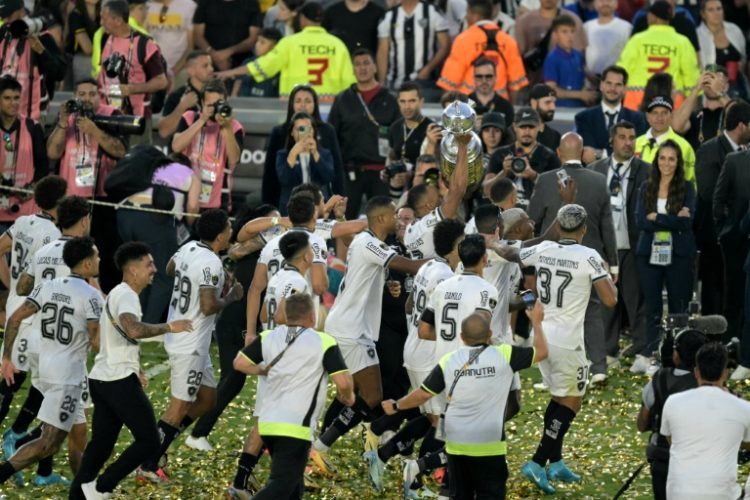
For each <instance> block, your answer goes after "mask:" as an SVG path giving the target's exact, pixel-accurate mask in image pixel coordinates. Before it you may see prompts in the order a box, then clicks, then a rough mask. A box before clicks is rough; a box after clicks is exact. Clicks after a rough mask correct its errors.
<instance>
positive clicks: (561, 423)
mask: <svg viewBox="0 0 750 500" xmlns="http://www.w3.org/2000/svg"><path fill="white" fill-rule="evenodd" d="M586 217H587V215H586V210H585V209H584V208H583V207H582V206H580V205H573V204H571V205H565V206H563V207H562V208H560V210H559V211H558V213H557V222H558V224H559V226H560V240H559V242H557V243H555V242H545V243H541V244H539V245H536V246H532V247H530V248H524V249H522V250H521V251H520V253H519V259H520V261H521V264H522V265H523V266H524V267H525V266H534V267H535V268H536V276H537V278H536V283H537V294H538V297H539V300H540V301H541V302H542V304H544V322H543V327H544V332H545V335H546V336H547V343H548V344H549V357H548V358H547V359H546V360H545V361H543V362H542V363H540V366H539V369H540V371H541V372H542V378H543V379H544V382H545V383H546V384H547V385H548V386H549V390H550V395H551V396H552V399H551V401H550V403H549V406H548V407H547V410H546V412H545V415H544V432H543V434H542V439H541V442H540V444H539V447H538V448H537V451H536V453H535V454H534V457H533V459H532V460H530V461H529V462H527V463H526V464H525V465H524V466H523V467H522V469H521V472H522V474H523V475H524V476H526V477H527V478H528V479H530V480H531V481H532V482H533V483H534V484H536V485H537V486H538V487H539V488H540V489H542V490H543V491H544V492H546V493H548V494H549V493H553V492H554V491H555V489H554V487H552V486H551V485H550V484H549V480H553V481H554V480H558V481H566V482H572V481H580V479H581V476H579V475H578V474H575V473H574V472H572V471H571V470H570V469H568V467H567V465H565V462H564V461H563V459H562V446H563V439H564V437H565V434H566V433H567V431H568V429H569V428H570V424H571V422H572V421H573V419H574V418H575V416H576V414H577V413H578V412H579V411H580V409H581V401H582V399H583V395H584V394H585V391H586V382H587V380H586V378H587V373H588V366H589V362H588V360H587V359H586V350H585V346H584V339H583V323H584V318H585V316H586V307H587V305H588V302H589V297H590V295H591V287H592V285H593V287H594V289H595V290H596V293H597V295H598V296H599V299H600V300H601V301H602V303H603V304H604V305H605V306H606V307H614V306H615V305H616V304H617V289H616V288H615V285H614V284H613V282H612V279H611V277H610V275H609V273H608V272H607V270H606V268H605V266H604V263H603V261H602V258H601V256H600V255H599V254H598V253H597V252H596V251H595V250H592V249H590V248H588V247H585V246H583V245H581V244H580V242H581V240H582V239H583V236H584V234H586ZM547 462H549V468H548V469H545V468H546V466H547Z"/></svg>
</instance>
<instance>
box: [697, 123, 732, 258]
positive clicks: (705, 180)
mask: <svg viewBox="0 0 750 500" xmlns="http://www.w3.org/2000/svg"><path fill="white" fill-rule="evenodd" d="M732 152H734V150H733V149H732V145H731V144H730V143H729V141H728V140H727V138H726V137H725V136H724V134H721V135H719V136H717V137H712V138H711V139H709V140H707V141H706V142H704V143H703V144H702V145H701V147H699V148H698V151H696V153H695V182H696V184H697V187H698V201H697V202H696V204H695V239H696V240H697V243H698V248H703V246H704V245H708V244H715V243H716V236H717V235H716V226H715V225H714V217H713V201H714V191H715V190H716V182H717V180H718V179H719V174H720V173H721V167H722V165H724V160H725V159H726V157H727V155H728V154H729V153H732Z"/></svg>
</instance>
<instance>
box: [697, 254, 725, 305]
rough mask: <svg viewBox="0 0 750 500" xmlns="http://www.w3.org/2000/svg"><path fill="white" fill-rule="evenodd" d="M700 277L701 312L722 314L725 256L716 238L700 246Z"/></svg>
mask: <svg viewBox="0 0 750 500" xmlns="http://www.w3.org/2000/svg"><path fill="white" fill-rule="evenodd" d="M699 250H700V251H701V255H700V259H699V262H698V278H699V279H700V280H701V285H702V287H701V314H703V315H708V314H721V313H722V310H721V309H722V305H723V304H724V257H723V256H722V255H721V247H720V246H719V244H718V243H717V242H716V240H715V239H714V241H713V242H704V243H703V244H702V245H701V246H700V247H699Z"/></svg>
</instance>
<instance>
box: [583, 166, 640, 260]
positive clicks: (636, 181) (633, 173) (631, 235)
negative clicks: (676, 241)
mask: <svg viewBox="0 0 750 500" xmlns="http://www.w3.org/2000/svg"><path fill="white" fill-rule="evenodd" d="M611 161H612V160H611V158H602V159H601V160H599V161H595V162H594V163H592V164H590V165H589V168H590V169H592V170H593V171H594V172H599V173H600V174H602V175H604V178H605V179H606V178H607V174H608V173H609V166H610V162H611ZM650 173H651V165H649V164H648V163H646V162H645V161H642V160H640V159H639V158H633V160H632V161H631V162H630V170H629V171H628V186H627V192H626V193H625V203H626V207H625V208H626V210H627V213H626V216H627V221H628V240H630V248H631V250H633V249H635V247H636V244H637V243H638V232H639V231H638V223H637V221H636V215H635V209H636V205H637V204H638V199H637V198H638V190H639V189H640V187H641V185H642V184H643V183H644V182H646V179H648V176H649V175H650ZM607 188H608V189H609V186H607Z"/></svg>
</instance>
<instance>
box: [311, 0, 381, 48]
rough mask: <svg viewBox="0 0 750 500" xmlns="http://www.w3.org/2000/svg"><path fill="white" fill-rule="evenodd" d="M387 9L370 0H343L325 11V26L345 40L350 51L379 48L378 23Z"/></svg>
mask: <svg viewBox="0 0 750 500" xmlns="http://www.w3.org/2000/svg"><path fill="white" fill-rule="evenodd" d="M384 14H385V9H384V8H383V7H381V6H380V5H378V4H377V3H375V2H371V1H370V0H342V1H340V2H337V3H334V4H333V5H331V6H330V7H328V8H327V9H326V11H325V17H324V18H323V27H324V28H325V29H326V30H327V31H328V32H329V33H330V34H332V35H335V36H337V37H339V38H341V40H342V41H343V42H344V44H345V45H346V48H348V49H349V53H350V54H353V53H354V51H355V50H357V49H360V48H365V49H367V50H369V51H370V52H372V53H373V54H374V53H375V52H376V51H377V50H378V24H380V20H381V19H382V18H383V15H384Z"/></svg>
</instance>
